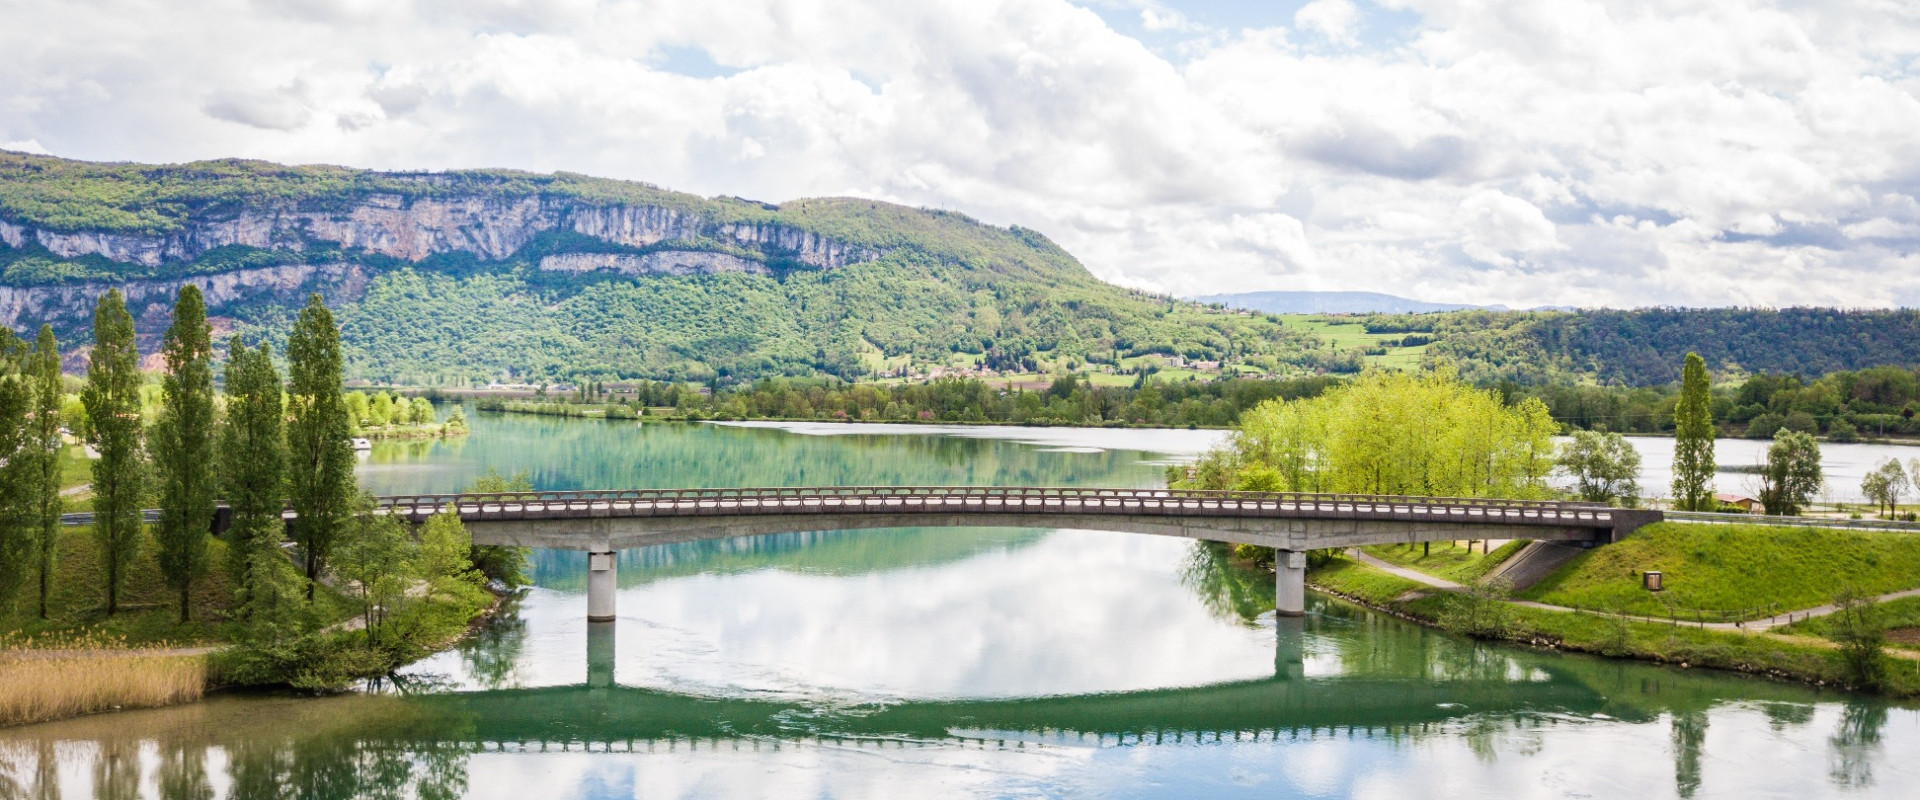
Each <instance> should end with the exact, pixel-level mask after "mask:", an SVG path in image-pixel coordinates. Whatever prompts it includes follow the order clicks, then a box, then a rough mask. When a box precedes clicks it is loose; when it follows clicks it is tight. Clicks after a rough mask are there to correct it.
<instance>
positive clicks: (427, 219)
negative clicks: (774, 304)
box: [0, 194, 878, 269]
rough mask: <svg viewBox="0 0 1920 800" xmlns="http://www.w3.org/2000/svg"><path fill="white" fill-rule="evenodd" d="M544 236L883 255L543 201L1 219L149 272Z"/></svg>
mask: <svg viewBox="0 0 1920 800" xmlns="http://www.w3.org/2000/svg"><path fill="white" fill-rule="evenodd" d="M545 231H571V232H573V233H578V234H582V235H585V236H590V237H593V238H596V239H600V240H603V241H607V242H613V243H617V244H623V245H630V246H635V247H644V246H648V245H655V244H659V243H661V242H670V241H690V240H695V239H699V238H702V237H708V238H709V239H710V240H711V239H719V240H721V241H728V240H731V242H733V243H738V244H740V245H743V246H747V247H751V248H754V249H757V250H761V251H762V252H766V253H768V254H769V255H781V256H789V255H790V256H791V257H793V258H795V259H797V260H798V261H800V262H801V263H803V264H807V265H809V266H813V267H816V268H821V269H831V268H834V267H841V266H845V265H847V264H851V263H857V262H860V261H866V260H870V259H872V258H874V257H875V256H877V255H878V254H877V253H875V252H874V251H872V250H870V249H867V248H862V247H858V246H854V245H850V244H847V243H845V242H841V241H837V240H833V239H829V238H826V237H823V236H820V235H818V234H815V233H812V232H810V231H805V230H801V229H799V228H794V227H791V226H786V225H776V224H736V223H727V224H719V223H712V222H709V221H707V220H705V219H702V218H700V217H699V216H698V215H695V214H690V213H688V212H683V211H680V210H677V209H672V208H665V207H660V206H647V205H614V204H598V203H592V202H588V201H584V200H578V199H573V198H566V197H548V196H538V195H524V196H517V197H512V196H494V195H466V196H455V197H433V198H405V197H401V196H398V195H391V194H382V195H371V196H367V197H364V198H362V199H360V200H359V201H358V202H357V203H355V204H353V205H352V206H351V207H348V208H342V209H337V210H313V209H299V208H293V207H265V208H250V209H247V210H244V211H240V212H238V213H235V214H232V215H231V216H222V217H218V218H214V217H208V218H204V219H195V220H193V221H190V222H189V223H188V224H187V225H186V226H185V227H183V228H182V229H181V230H178V231H175V232H173V233H169V234H166V235H163V236H142V235H137V234H120V233H101V232H88V231H80V232H62V231H50V230H41V229H35V228H32V227H29V226H26V225H21V224H18V223H13V222H8V221H6V220H0V240H4V241H6V242H7V243H8V244H9V245H10V246H13V247H21V246H23V245H24V244H25V243H26V242H27V241H29V240H32V241H35V242H38V243H39V244H40V245H41V246H44V247H46V248H47V249H48V250H50V251H52V252H53V253H55V254H57V255H60V256H63V257H68V258H71V257H76V256H83V255H100V256H104V257H106V258H109V259H112V260H114V261H120V262H125V263H133V264H141V265H144V266H148V267H155V266H159V265H160V264H163V263H167V262H179V261H192V260H194V259H196V258H198V257H199V256H200V255H201V254H203V253H205V252H207V251H208V250H211V249H213V248H216V247H221V246H224V245H245V246H247V247H257V248H265V249H272V248H280V249H292V250H299V249H302V248H303V247H304V246H305V244H306V243H307V242H308V241H316V240H317V241H326V242H336V243H338V244H340V245H342V246H344V247H347V248H358V249H363V250H365V251H367V252H370V253H376V254H379V255H383V256H389V257H393V258H398V259H403V260H406V261H419V260H421V259H423V258H426V257H428V256H432V255H436V254H440V253H450V252H466V253H472V254H474V255H477V256H479V257H481V258H483V259H488V260H499V259H504V258H506V257H508V256H511V255H513V254H514V253H515V252H518V251H519V250H520V249H521V248H522V247H525V246H526V245H527V244H528V243H529V242H531V241H533V239H534V237H535V236H538V235H539V234H540V233H542V232H545Z"/></svg>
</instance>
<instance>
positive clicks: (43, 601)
mask: <svg viewBox="0 0 1920 800" xmlns="http://www.w3.org/2000/svg"><path fill="white" fill-rule="evenodd" d="M28 368H29V373H30V374H29V376H28V377H29V378H30V379H31V380H32V381H33V387H34V393H33V398H34V409H33V432H32V433H33V437H34V456H35V458H36V459H37V461H38V463H37V464H36V465H35V467H36V471H37V473H38V474H37V476H36V477H37V478H38V480H37V481H36V482H35V485H34V487H33V489H34V491H33V502H34V523H35V525H36V527H37V531H36V534H35V536H34V549H35V553H34V561H35V565H36V569H35V570H34V573H35V574H36V575H37V576H38V577H39V584H40V585H39V587H38V588H39V600H40V618H41V619H46V618H47V599H48V598H49V597H50V596H51V595H52V594H53V562H54V559H53V555H54V552H55V551H56V550H57V549H58V548H59V545H60V513H61V512H62V511H64V510H65V509H64V508H62V506H64V505H65V503H64V501H62V500H61V498H60V449H61V447H62V443H61V441H60V406H61V405H62V401H63V400H65V399H66V388H65V387H64V386H61V385H60V340H58V339H56V338H54V336H53V326H52V325H41V326H40V335H39V336H38V337H36V338H35V340H34V344H33V359H32V360H31V361H30V362H29V365H28Z"/></svg>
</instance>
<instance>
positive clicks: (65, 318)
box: [0, 264, 365, 330]
mask: <svg viewBox="0 0 1920 800" xmlns="http://www.w3.org/2000/svg"><path fill="white" fill-rule="evenodd" d="M364 282H365V276H364V275H363V274H362V273H361V268H360V267H359V266H358V265H354V264H323V265H311V264H299V265H293V266H284V267H261V268H257V269H239V270H234V271H232V272H223V273H219V274H217V275H194V276H191V277H186V278H176V279H172V280H136V281H126V282H122V283H105V282H102V283H71V284H64V285H60V286H26V287H13V286H0V326H4V327H7V328H13V329H15V330H20V329H22V328H23V326H38V325H39V324H40V323H42V322H50V323H53V324H54V326H55V327H69V328H70V327H75V326H79V325H84V324H85V323H86V322H87V321H88V320H90V319H92V318H93V304H94V303H95V301H97V300H99V299H100V296H101V295H103V294H106V293H107V290H108V289H116V288H117V289H119V290H120V293H121V294H122V295H124V296H125V297H126V301H127V310H128V311H129V312H131V313H132V314H133V316H134V317H136V318H140V317H147V316H152V314H151V313H149V312H155V311H156V310H157V313H159V314H160V315H161V316H162V317H164V316H165V315H166V314H167V313H168V312H169V310H170V309H171V308H172V306H173V302H174V299H175V295H177V294H178V293H179V291H180V287H182V286H185V285H187V284H193V285H195V286H198V287H200V292H201V294H203V295H205V297H206V303H207V307H208V308H211V309H218V308H220V307H221V306H225V305H229V304H232V303H236V302H240V301H245V300H252V299H257V298H260V297H263V296H274V297H281V298H298V297H300V296H302V295H304V294H305V293H306V292H308V291H311V290H314V289H317V288H319V287H321V286H322V285H325V286H330V287H342V288H344V290H345V291H346V292H347V293H349V294H358V293H359V292H360V290H361V289H360V287H362V286H363V285H364Z"/></svg>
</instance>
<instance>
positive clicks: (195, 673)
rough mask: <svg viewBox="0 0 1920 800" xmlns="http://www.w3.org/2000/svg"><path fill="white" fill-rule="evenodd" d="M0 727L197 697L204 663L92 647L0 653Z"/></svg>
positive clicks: (189, 657)
mask: <svg viewBox="0 0 1920 800" xmlns="http://www.w3.org/2000/svg"><path fill="white" fill-rule="evenodd" d="M0 687H4V688H0V726H7V725H25V724H28V723H33V722H45V721H47V720H54V719H64V718H66V717H76V716H80V715H82V714H92V713H96V712H100V711H112V710H119V709H131V708H153V707H158V706H167V705H173V704H176V703H187V702H192V701H194V700H198V699H200V697H201V696H202V695H203V694H204V693H205V692H206V689H207V660H206V657H205V656H202V655H198V654H164V655H163V654H148V653H139V652H125V651H118V650H115V649H112V648H91V649H81V650H77V651H63V652H60V653H58V654H57V655H56V654H47V653H38V652H34V651H12V652H0Z"/></svg>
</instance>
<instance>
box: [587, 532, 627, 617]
mask: <svg viewBox="0 0 1920 800" xmlns="http://www.w3.org/2000/svg"><path fill="white" fill-rule="evenodd" d="M619 564H620V560H619V553H616V552H614V551H611V550H607V551H594V552H589V553H587V621H588V622H613V616H614V594H615V593H616V592H617V591H618V590H619V580H618V577H619Z"/></svg>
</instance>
